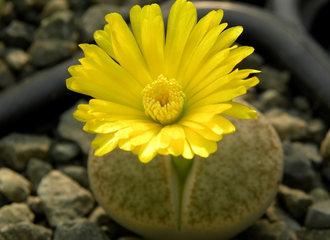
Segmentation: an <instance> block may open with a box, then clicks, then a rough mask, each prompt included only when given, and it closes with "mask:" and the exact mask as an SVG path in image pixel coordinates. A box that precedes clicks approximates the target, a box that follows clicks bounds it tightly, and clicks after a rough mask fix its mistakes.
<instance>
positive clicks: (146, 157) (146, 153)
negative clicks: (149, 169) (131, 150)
mask: <svg viewBox="0 0 330 240" xmlns="http://www.w3.org/2000/svg"><path fill="white" fill-rule="evenodd" d="M155 139H156V137H155V136H154V137H152V138H151V139H150V141H149V142H148V143H146V144H144V145H141V147H140V149H139V152H138V156H139V159H140V161H141V162H143V163H147V162H149V161H151V160H152V159H153V158H154V157H155V156H156V155H157V151H156V149H155Z"/></svg>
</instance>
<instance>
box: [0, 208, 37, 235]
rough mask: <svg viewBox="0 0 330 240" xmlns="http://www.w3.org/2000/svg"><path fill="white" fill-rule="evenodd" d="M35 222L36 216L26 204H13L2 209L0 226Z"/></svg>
mask: <svg viewBox="0 0 330 240" xmlns="http://www.w3.org/2000/svg"><path fill="white" fill-rule="evenodd" d="M33 220H34V214H33V213H32V212H31V210H30V208H29V207H28V205H27V204H25V203H12V204H11V205H5V206H3V207H2V208H0V226H1V225H4V224H8V223H18V222H33ZM0 239H1V238H0Z"/></svg>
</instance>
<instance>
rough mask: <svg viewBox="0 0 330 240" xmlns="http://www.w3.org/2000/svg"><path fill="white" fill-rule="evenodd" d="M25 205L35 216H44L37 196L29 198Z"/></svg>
mask: <svg viewBox="0 0 330 240" xmlns="http://www.w3.org/2000/svg"><path fill="white" fill-rule="evenodd" d="M26 204H27V205H28V206H29V208H30V210H31V211H32V212H33V213H34V214H35V215H38V216H41V215H43V214H44V207H43V205H42V202H41V200H40V198H39V197H38V196H29V197H28V199H27V201H26Z"/></svg>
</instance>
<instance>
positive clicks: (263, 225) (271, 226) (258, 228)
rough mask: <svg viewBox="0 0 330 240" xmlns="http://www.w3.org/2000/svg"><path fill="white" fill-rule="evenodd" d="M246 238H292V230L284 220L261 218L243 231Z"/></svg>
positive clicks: (264, 239)
mask: <svg viewBox="0 0 330 240" xmlns="http://www.w3.org/2000/svg"><path fill="white" fill-rule="evenodd" d="M243 236H244V239H246V240H291V238H290V232H289V229H288V227H287V226H286V224H285V223H284V222H282V221H278V222H273V223H271V222H269V221H268V220H267V219H260V220H258V221H257V222H256V223H255V224H253V225H252V226H251V227H250V228H248V229H247V230H246V231H245V232H244V233H243Z"/></svg>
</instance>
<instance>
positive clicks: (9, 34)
mask: <svg viewBox="0 0 330 240" xmlns="http://www.w3.org/2000/svg"><path fill="white" fill-rule="evenodd" d="M33 33H34V28H33V27H31V26H30V25H28V24H27V23H25V22H21V21H18V20H13V21H11V23H10V24H9V25H8V26H7V27H6V28H5V30H4V34H3V40H4V42H5V43H6V44H7V45H8V46H12V47H17V48H23V49H26V48H28V47H29V46H30V44H31V43H32V40H33V39H32V36H33Z"/></svg>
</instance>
